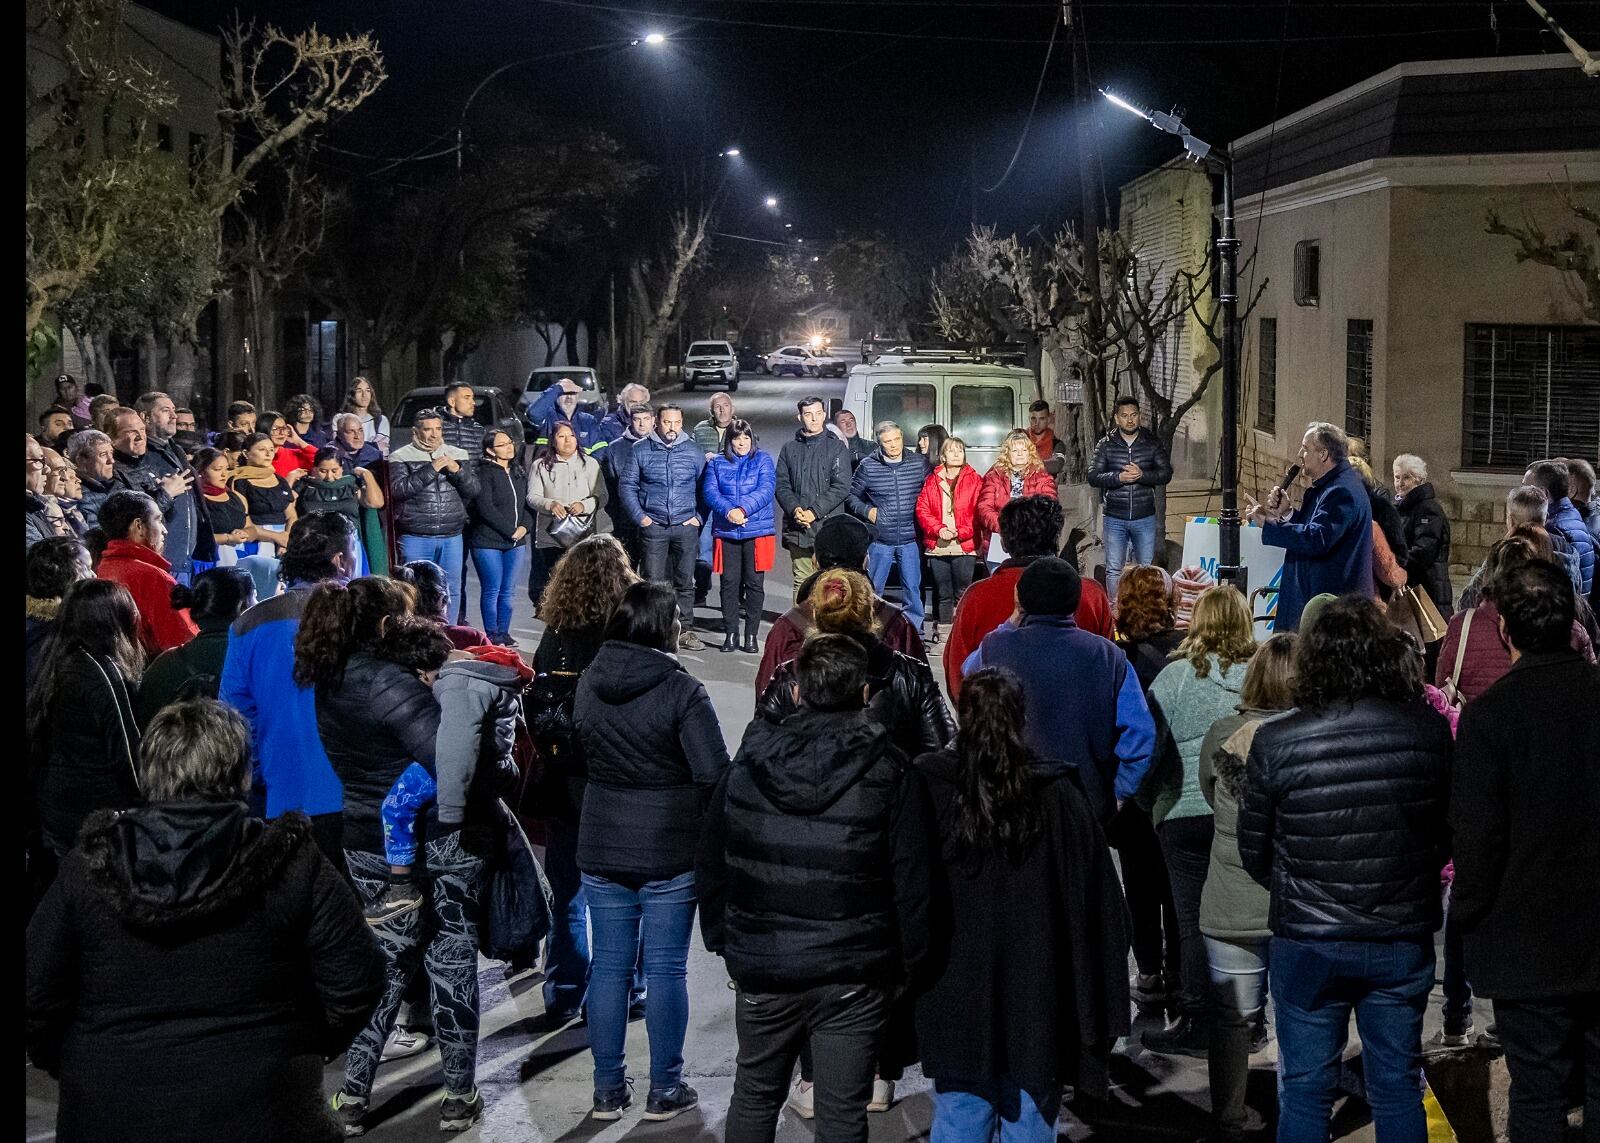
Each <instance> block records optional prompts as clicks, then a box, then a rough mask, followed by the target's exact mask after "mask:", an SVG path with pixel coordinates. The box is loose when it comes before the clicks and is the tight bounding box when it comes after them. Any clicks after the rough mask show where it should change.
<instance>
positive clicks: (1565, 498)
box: [1522, 460, 1596, 596]
mask: <svg viewBox="0 0 1600 1143" xmlns="http://www.w3.org/2000/svg"><path fill="white" fill-rule="evenodd" d="M1522 483H1524V484H1532V485H1534V486H1535V487H1538V488H1542V489H1544V494H1545V496H1546V497H1547V498H1548V503H1547V505H1546V507H1545V523H1544V526H1545V530H1546V531H1547V532H1549V533H1550V535H1551V536H1552V537H1554V536H1560V537H1561V538H1562V539H1563V540H1565V541H1566V542H1567V546H1568V547H1569V548H1571V549H1572V551H1574V552H1575V553H1577V556H1578V575H1579V577H1580V579H1581V582H1580V583H1579V584H1578V594H1579V595H1582V596H1587V595H1588V594H1589V593H1590V592H1591V591H1593V590H1594V573H1595V563H1596V559H1595V556H1596V553H1595V543H1594V537H1593V536H1591V535H1589V529H1588V528H1587V527H1586V526H1585V525H1584V522H1583V513H1581V512H1580V511H1578V509H1577V507H1576V506H1575V505H1574V504H1573V503H1572V495H1571V493H1572V481H1571V472H1570V470H1569V469H1568V467H1567V462H1566V461H1564V460H1539V461H1535V462H1534V463H1533V464H1531V465H1530V466H1529V467H1528V471H1527V472H1525V473H1524V474H1523V476H1522Z"/></svg>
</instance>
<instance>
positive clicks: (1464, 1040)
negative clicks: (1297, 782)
mask: <svg viewBox="0 0 1600 1143" xmlns="http://www.w3.org/2000/svg"><path fill="white" fill-rule="evenodd" d="M1439 1046H1440V1047H1441V1048H1470V1047H1471V1046H1472V1021H1470V1020H1469V1021H1467V1023H1466V1026H1465V1027H1463V1028H1460V1029H1458V1030H1456V1031H1452V1030H1451V1029H1450V1028H1449V1027H1446V1028H1445V1029H1444V1031H1442V1032H1440V1033H1439Z"/></svg>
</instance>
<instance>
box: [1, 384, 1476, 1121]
mask: <svg viewBox="0 0 1600 1143" xmlns="http://www.w3.org/2000/svg"><path fill="white" fill-rule="evenodd" d="M810 392H816V393H818V394H819V395H821V396H822V397H823V398H824V399H827V398H828V397H831V396H838V395H840V394H842V392H843V382H842V381H810V380H806V381H795V380H791V379H784V380H778V379H775V378H766V377H756V376H753V375H747V376H746V377H745V378H744V380H743V381H742V382H741V385H740V389H739V392H738V393H737V394H735V395H734V397H735V402H736V407H737V410H738V413H739V415H740V416H743V417H745V418H746V419H749V420H750V421H752V422H753V423H754V424H755V426H756V429H757V432H758V433H759V435H760V445H761V447H763V448H766V449H769V450H770V451H772V452H773V453H774V454H776V452H777V451H778V449H780V448H781V447H782V445H783V443H784V441H786V440H788V439H789V437H790V436H791V435H792V433H793V431H794V427H795V421H794V413H795V405H794V402H795V401H796V400H797V399H798V398H799V397H800V396H802V395H804V394H806V393H810ZM673 395H674V394H672V393H671V392H670V391H668V392H663V393H659V394H657V396H658V397H670V396H673ZM708 396H709V394H707V393H704V392H697V393H694V394H690V395H688V396H687V398H686V399H685V400H684V404H685V424H686V427H692V426H693V424H694V423H695V422H697V421H699V420H700V419H701V418H702V417H703V416H704V415H705V402H706V399H707V397H708ZM778 558H779V566H778V567H777V568H775V569H774V570H773V571H772V572H771V573H769V574H768V576H767V610H768V613H769V615H771V616H775V615H778V614H781V613H782V612H783V611H784V610H786V609H787V608H788V607H789V605H790V572H789V567H788V562H787V559H786V558H785V557H784V555H783V553H782V551H781V550H780V551H779V556H778ZM712 601H713V603H715V601H716V592H715V585H713V591H712ZM519 603H520V600H519ZM474 610H476V607H475V600H474ZM697 621H698V624H699V627H700V629H701V631H702V633H703V634H704V633H706V632H709V631H710V630H712V629H713V628H719V624H718V615H717V612H716V611H715V609H714V608H713V609H701V611H700V612H699V613H698V615H697ZM539 629H540V628H539V625H538V624H537V623H536V622H535V621H533V620H532V619H531V617H530V616H529V615H528V614H527V611H526V604H525V603H520V610H519V614H518V619H517V622H516V623H515V624H514V626H513V631H514V633H515V635H516V636H517V638H518V640H519V642H520V643H521V645H522V647H523V648H524V650H527V651H531V649H532V648H533V646H534V645H535V644H536V642H537V638H538V632H539ZM707 638H708V643H709V636H708V637H707ZM719 641H720V640H719ZM939 650H940V648H937V647H936V648H933V651H934V653H935V654H937V652H938V651H939ZM683 660H684V662H685V663H686V664H687V665H688V667H689V669H690V670H691V671H693V672H694V673H695V675H696V676H697V677H698V678H700V679H701V680H702V681H703V682H704V683H705V685H706V687H707V689H708V690H709V691H710V694H711V697H712V701H713V703H714V704H715V706H716V710H717V714H718V717H719V718H720V720H721V722H722V727H723V732H724V734H725V736H726V738H727V740H728V746H729V751H730V753H731V752H732V751H733V750H735V749H737V747H738V742H739V739H740V737H741V735H742V733H743V730H744V727H745V725H746V723H747V722H748V721H749V719H750V717H751V715H752V713H753V710H754V702H755V695H754V692H753V680H754V677H755V667H756V662H757V657H756V656H753V655H746V654H743V653H737V654H722V653H721V652H719V651H717V650H716V649H715V646H714V645H708V647H707V649H706V650H704V651H701V652H697V653H686V654H684V655H683ZM938 666H939V665H938V663H937V661H935V672H934V673H935V675H936V676H940V675H941V672H940V670H939V669H938ZM539 983H540V979H539V977H538V975H537V974H536V973H522V974H520V975H518V976H516V977H513V978H510V979H508V978H507V976H506V973H505V971H504V968H503V966H501V965H499V964H494V963H490V962H484V963H483V965H482V971H481V973H480V986H481V990H482V1012H483V1027H482V1039H481V1046H480V1050H479V1065H478V1076H479V1083H480V1085H481V1087H482V1089H483V1092H484V1097H485V1100H486V1103H487V1112H486V1115H485V1119H484V1122H483V1124H482V1125H481V1127H478V1128H475V1129H474V1130H473V1131H471V1132H468V1133H467V1134H466V1135H464V1136H463V1138H465V1139H468V1140H477V1139H481V1140H491V1141H496V1143H499V1141H512V1140H517V1141H544V1140H590V1139H593V1140H600V1141H611V1140H617V1139H623V1138H640V1139H658V1140H663V1141H666V1140H673V1141H687V1140H697V1139H716V1138H720V1137H721V1134H722V1123H723V1119H724V1116H725V1114H726V1110H727V1106H728V1100H729V1097H730V1095H731V1093H732V1086H733V1071H734V1058H735V1050H736V1045H735V1038H734V1031H733V1019H732V1016H733V994H732V993H731V992H730V991H729V990H728V983H727V975H726V973H725V972H724V971H723V969H722V964H721V961H719V960H718V959H717V958H715V957H713V956H711V955H710V954H709V953H707V952H705V950H704V949H703V948H701V947H700V945H699V940H698V936H697V937H696V940H695V942H694V944H693V946H692V950H691V955H690V961H689V992H690V1024H689V1034H688V1040H687V1044H686V1047H685V1050H684V1056H685V1061H686V1066H685V1078H686V1079H687V1080H688V1081H689V1082H690V1083H692V1084H693V1085H694V1086H695V1087H696V1088H697V1089H698V1090H699V1092H700V1099H701V1106H700V1109H699V1111H698V1112H692V1113H689V1114H686V1115H683V1116H680V1117H679V1118H678V1119H676V1120H673V1121H671V1122H668V1123H663V1124H650V1123H644V1122H643V1121H641V1120H640V1118H639V1111H640V1110H641V1109H642V1107H643V1104H644V1097H645V1094H646V1089H647V1088H648V1082H649V1081H648V1061H649V1049H648V1044H647V1042H646V1038H645V1025H644V1024H643V1022H638V1023H635V1024H633V1025H631V1026H630V1028H629V1035H628V1058H629V1068H630V1073H631V1074H632V1075H633V1076H634V1077H635V1082H636V1087H635V1106H634V1109H633V1110H631V1111H630V1112H628V1113H627V1114H625V1115H624V1117H623V1118H622V1120H621V1121H620V1122H617V1123H612V1124H604V1125H602V1124H597V1123H594V1122H593V1121H591V1120H589V1119H588V1118H587V1112H588V1110H589V1107H590V1101H591V1095H592V1089H591V1062H590V1058H589V1055H588V1051H587V1040H586V1034H585V1028H584V1026H583V1025H578V1024H574V1025H569V1026H567V1027H566V1028H562V1029H557V1030H548V1029H544V1028H542V1026H541V1024H540V1020H539V1017H540V1016H541V1014H542V1012H543V1004H542V1001H541V999H540V988H539ZM1437 1012H1438V1005H1437V1001H1435V1003H1434V1004H1433V1006H1432V1008H1431V1010H1430V1018H1429V1023H1428V1029H1427V1031H1428V1034H1430V1035H1431V1034H1433V1033H1434V1032H1436V1031H1437V1028H1438V1015H1437ZM1480 1023H1481V1020H1480ZM1140 1030H1143V1028H1142V1026H1141V1029H1140ZM1275 1050H1276V1043H1275V1042H1274V1043H1273V1044H1272V1045H1271V1046H1270V1047H1269V1049H1268V1051H1267V1052H1266V1053H1264V1054H1262V1055H1260V1056H1258V1057H1256V1058H1255V1060H1254V1061H1253V1063H1254V1064H1255V1069H1254V1070H1253V1071H1252V1073H1251V1080H1250V1089H1251V1104H1252V1106H1256V1107H1261V1106H1266V1105H1267V1104H1268V1103H1269V1102H1270V1100H1271V1099H1272V1091H1273V1074H1272V1071H1271V1067H1272V1063H1273V1060H1274V1058H1275ZM1112 1075H1113V1082H1114V1088H1113V1092H1112V1097H1111V1099H1110V1100H1109V1102H1108V1103H1107V1104H1106V1105H1105V1106H1103V1107H1101V1108H1099V1109H1097V1112H1096V1114H1095V1115H1094V1116H1093V1118H1094V1120H1095V1122H1094V1123H1092V1124H1091V1123H1089V1122H1086V1121H1085V1118H1083V1117H1080V1116H1086V1115H1087V1112H1086V1109H1067V1110H1066V1111H1065V1112H1064V1114H1063V1117H1062V1126H1061V1131H1062V1133H1063V1134H1064V1135H1066V1137H1068V1138H1070V1139H1073V1140H1084V1139H1100V1140H1109V1139H1117V1140H1191V1139H1194V1138H1196V1137H1197V1136H1200V1135H1202V1134H1203V1133H1204V1131H1205V1129H1206V1126H1207V1119H1206V1107H1207V1102H1206V1074H1205V1063H1204V1061H1200V1060H1188V1059H1180V1058H1168V1057H1161V1056H1153V1055H1150V1054H1148V1053H1145V1052H1143V1051H1142V1050H1141V1049H1139V1048H1138V1047H1137V1045H1136V1044H1133V1045H1127V1046H1125V1047H1124V1048H1123V1054H1120V1055H1119V1056H1118V1058H1117V1059H1116V1060H1115V1063H1114V1067H1113V1070H1112ZM339 1079H340V1071H339V1068H338V1066H337V1063H336V1064H335V1065H334V1066H332V1067H330V1068H329V1069H328V1070H327V1072H326V1076H325V1086H326V1088H327V1091H328V1092H329V1094H330V1095H331V1094H332V1092H333V1091H335V1090H336V1089H337V1086H338V1083H339ZM440 1083H441V1079H440V1073H439V1065H438V1057H437V1053H435V1052H432V1051H429V1052H426V1053H423V1054H422V1055H420V1056H417V1057H414V1058H412V1059H409V1060H402V1061H397V1062H394V1063H390V1064H387V1065H385V1066H384V1067H383V1068H382V1070H381V1071H380V1078H379V1083H378V1087H377V1090H376V1092H375V1097H374V1104H373V1107H374V1115H373V1119H372V1127H371V1129H370V1131H369V1135H370V1137H371V1138H373V1139H376V1140H381V1141H393V1143H400V1141H404V1140H424V1139H437V1138H439V1134H438V1118H437V1113H438V1100H439V1097H440V1091H441V1089H440ZM26 1093H27V1099H26V1103H27V1138H28V1139H29V1140H46V1139H52V1138H53V1137H54V1131H53V1126H54V1117H55V1098H56V1091H55V1085H54V1083H53V1082H51V1081H50V1080H49V1079H48V1078H47V1077H45V1076H43V1075H42V1074H41V1073H39V1072H37V1071H35V1070H33V1069H32V1068H29V1069H28V1073H27V1088H26ZM195 1096H196V1098H197V1099H203V1098H204V1093H201V1092H197V1093H195ZM899 1097H900V1098H899V1102H898V1103H897V1104H896V1105H895V1106H894V1108H893V1109H892V1110H890V1111H889V1112H888V1113H886V1114H883V1115H874V1116H872V1120H871V1139H872V1140H873V1143H899V1141H902V1140H918V1139H924V1138H926V1137H927V1133H928V1130H929V1124H930V1120H931V1114H932V1109H931V1103H930V1099H929V1093H928V1090H927V1083H926V1081H925V1080H923V1078H922V1077H921V1075H920V1073H919V1072H917V1071H915V1070H913V1071H911V1072H909V1073H908V1074H907V1076H906V1078H905V1080H904V1081H902V1083H901V1084H900V1086H899ZM1335 1122H1336V1128H1335V1132H1334V1134H1335V1138H1339V1139H1352V1140H1366V1139H1370V1138H1371V1137H1372V1135H1371V1127H1370V1125H1369V1124H1368V1119H1367V1114H1366V1109H1365V1106H1364V1105H1363V1104H1361V1103H1360V1101H1359V1100H1356V1099H1350V1100H1346V1101H1345V1103H1344V1105H1343V1106H1342V1107H1341V1109H1340V1112H1339V1116H1338V1118H1337V1119H1336V1121H1335ZM812 1137H813V1132H812V1128H811V1127H809V1126H807V1125H805V1124H804V1123H803V1122H802V1121H800V1120H798V1119H796V1118H795V1117H793V1116H792V1115H789V1114H788V1113H785V1116H784V1119H783V1121H782V1122H781V1124H780V1127H779V1132H778V1138H779V1139H780V1140H782V1141H785V1143H804V1141H807V1140H810V1139H811V1138H812Z"/></svg>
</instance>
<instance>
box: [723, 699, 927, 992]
mask: <svg viewBox="0 0 1600 1143" xmlns="http://www.w3.org/2000/svg"><path fill="white" fill-rule="evenodd" d="M934 845H935V841H934V836H933V817H932V809H931V806H930V802H929V798H928V791H927V787H926V785H925V784H924V782H923V779H922V777H921V775H920V774H918V773H917V772H916V770H915V769H914V768H913V767H912V766H911V765H910V763H909V762H907V760H906V757H905V755H903V754H901V753H900V751H898V750H896V749H895V748H894V746H893V744H892V743H891V742H890V740H889V734H888V731H887V730H885V729H884V727H883V726H882V724H880V723H879V722H878V721H877V720H876V719H875V718H873V717H872V716H871V715H870V714H868V713H867V712H866V711H861V710H856V711H834V712H825V711H814V710H801V711H799V712H798V713H796V714H793V715H791V716H789V717H788V718H786V719H785V720H784V721H783V722H781V723H775V722H771V721H769V720H768V719H766V718H764V717H762V716H761V715H759V714H758V715H757V716H756V718H755V720H754V721H753V722H751V723H750V726H749V728H748V729H747V730H746V731H745V732H744V742H743V743H742V744H741V745H740V747H739V753H738V756H737V757H736V758H735V759H734V762H733V765H732V766H731V767H730V768H729V770H728V777H727V780H726V782H724V783H723V785H722V786H721V787H720V788H719V789H718V791H717V799H716V801H715V802H714V803H713V806H712V812H711V815H710V818H709V821H708V825H707V830H706V839H705V845H704V846H703V847H702V850H701V861H700V863H699V866H698V867H697V869H696V876H695V884H696V888H697V890H698V893H699V897H700V924H701V931H702V933H703V934H704V936H705V942H706V948H708V949H710V950H711V951H712V952H714V953H719V954H721V955H722V957H723V958H724V959H725V960H726V962H727V965H728V975H729V976H731V977H732V978H733V979H734V981H735V982H737V984H738V985H739V987H741V988H745V989H751V990H755V991H786V992H787V991H796V990H799V989H805V988H811V987H814V986H816V985H820V984H830V983H865V984H872V985H876V986H879V987H885V988H889V987H894V986H896V985H898V984H901V983H904V982H906V981H908V980H910V979H914V978H916V977H918V976H920V975H921V970H922V968H923V967H924V965H925V962H926V959H927V955H928V947H929V939H930V938H929V920H928V913H929V899H930V895H931V894H930V888H929V870H930V869H931V868H932V863H933V850H934Z"/></svg>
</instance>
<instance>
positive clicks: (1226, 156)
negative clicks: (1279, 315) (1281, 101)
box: [1100, 88, 1249, 594]
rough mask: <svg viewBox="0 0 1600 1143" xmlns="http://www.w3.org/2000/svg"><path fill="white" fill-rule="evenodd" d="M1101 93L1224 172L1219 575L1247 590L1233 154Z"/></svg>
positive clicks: (1176, 118)
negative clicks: (1241, 545)
mask: <svg viewBox="0 0 1600 1143" xmlns="http://www.w3.org/2000/svg"><path fill="white" fill-rule="evenodd" d="M1100 94H1101V95H1103V96H1105V97H1106V99H1107V100H1108V101H1109V102H1111V103H1114V104H1116V106H1118V107H1120V108H1122V109H1123V110H1124V111H1131V112H1132V113H1133V114H1135V115H1137V116H1139V118H1141V119H1143V120H1144V121H1145V122H1147V123H1149V124H1150V125H1151V126H1152V127H1155V128H1156V129H1157V130H1158V131H1165V132H1166V133H1167V134H1169V135H1176V136H1177V137H1178V138H1179V139H1180V140H1181V141H1182V143H1183V149H1184V150H1185V151H1186V152H1188V155H1189V157H1190V158H1191V159H1193V160H1194V161H1195V162H1197V163H1204V164H1205V165H1206V170H1208V171H1210V172H1211V173H1213V174H1218V175H1220V176H1221V177H1222V224H1221V226H1220V227H1219V228H1218V231H1217V242H1216V251H1217V262H1218V266H1219V268H1220V271H1221V273H1220V275H1219V277H1220V278H1221V290H1220V291H1219V292H1218V295H1217V301H1218V303H1219V304H1220V305H1221V307H1222V514H1221V516H1220V518H1219V519H1218V521H1217V523H1218V525H1219V527H1220V530H1221V535H1220V536H1219V537H1218V540H1219V543H1218V546H1217V555H1218V560H1217V580H1218V581H1219V582H1221V583H1231V584H1233V586H1234V587H1236V588H1238V589H1239V591H1240V592H1241V593H1245V594H1247V593H1248V590H1249V584H1248V577H1247V574H1246V569H1245V568H1244V567H1243V566H1242V565H1241V564H1240V562H1239V236H1238V235H1237V234H1236V233H1235V232H1234V225H1233V155H1232V154H1231V153H1230V152H1229V151H1228V149H1227V148H1226V147H1224V148H1221V149H1217V148H1214V147H1212V146H1211V144H1210V143H1207V142H1205V141H1204V140H1203V139H1197V138H1195V136H1194V134H1193V133H1192V132H1191V131H1190V130H1189V128H1188V126H1187V125H1186V124H1185V123H1184V122H1183V112H1182V111H1181V110H1178V109H1176V108H1175V109H1173V110H1172V111H1170V112H1161V111H1152V110H1151V109H1150V108H1148V107H1141V106H1140V105H1138V104H1136V103H1132V102H1130V101H1128V100H1126V99H1124V98H1122V97H1121V96H1119V95H1117V94H1116V93H1115V92H1111V91H1107V90H1106V89H1105V88H1101V89H1100Z"/></svg>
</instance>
